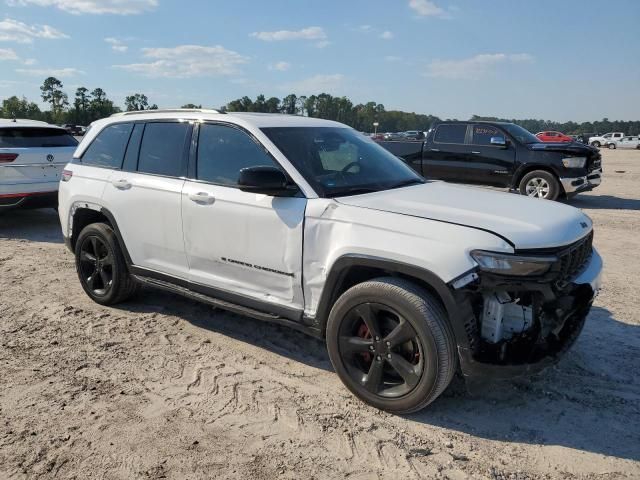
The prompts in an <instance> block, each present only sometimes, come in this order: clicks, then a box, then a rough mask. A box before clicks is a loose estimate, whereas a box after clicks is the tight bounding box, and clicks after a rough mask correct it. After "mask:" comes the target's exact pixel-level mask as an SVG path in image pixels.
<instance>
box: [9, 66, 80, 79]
mask: <svg viewBox="0 0 640 480" xmlns="http://www.w3.org/2000/svg"><path fill="white" fill-rule="evenodd" d="M16 72H18V73H22V74H24V75H31V76H32V77H56V78H67V77H75V76H78V75H84V74H85V72H83V71H82V70H78V69H77V68H18V69H16Z"/></svg>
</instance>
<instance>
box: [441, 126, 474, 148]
mask: <svg viewBox="0 0 640 480" xmlns="http://www.w3.org/2000/svg"><path fill="white" fill-rule="evenodd" d="M466 135H467V126H466V125H464V124H463V125H439V126H438V128H436V136H435V138H434V141H435V142H437V143H461V144H462V143H464V137H466Z"/></svg>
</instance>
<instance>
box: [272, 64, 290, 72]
mask: <svg viewBox="0 0 640 480" xmlns="http://www.w3.org/2000/svg"><path fill="white" fill-rule="evenodd" d="M290 68H291V64H290V63H289V62H276V63H271V64H269V70H278V71H279V72H286V71H287V70H289V69H290Z"/></svg>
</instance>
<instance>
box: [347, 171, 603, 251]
mask: <svg viewBox="0 0 640 480" xmlns="http://www.w3.org/2000/svg"><path fill="white" fill-rule="evenodd" d="M336 201H338V202H339V203H342V204H345V205H351V206H355V207H361V208H368V209H373V210H381V211H385V212H392V213H397V214H401V215H410V216H413V217H419V218H425V219H431V220H438V221H442V222H447V223H453V224H457V225H464V226H468V227H472V228H478V229H481V230H485V231H489V232H491V233H494V234H496V235H498V236H499V237H502V238H504V239H505V240H507V241H509V242H510V243H511V244H512V245H513V246H514V248H515V249H518V250H522V249H535V248H553V247H559V246H563V245H568V244H571V243H573V242H576V241H577V240H579V239H580V238H582V237H584V236H585V235H587V234H588V233H589V232H590V231H591V229H592V223H591V219H590V218H589V217H588V216H586V215H585V214H584V213H582V211H581V210H579V209H577V208H574V207H570V206H568V205H563V204H562V203H558V202H553V201H549V200H539V199H535V198H529V197H523V196H521V195H516V194H512V193H502V192H495V191H491V190H484V189H480V188H474V187H464V186H457V185H451V184H448V183H445V182H436V181H430V182H427V183H425V184H422V185H413V186H410V187H404V188H398V189H392V190H385V191H382V192H375V193H367V194H363V195H353V196H350V197H340V198H336Z"/></svg>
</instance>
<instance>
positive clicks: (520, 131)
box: [501, 123, 540, 144]
mask: <svg viewBox="0 0 640 480" xmlns="http://www.w3.org/2000/svg"><path fill="white" fill-rule="evenodd" d="M501 127H502V128H504V129H505V130H506V131H507V132H508V133H509V134H510V135H511V136H512V137H514V138H515V139H516V140H518V141H519V142H520V143H525V144H530V143H539V142H540V139H539V138H538V137H536V136H535V135H534V134H533V133H531V132H530V131H529V130H527V129H526V128H522V127H521V126H520V125H516V124H515V123H503V124H501Z"/></svg>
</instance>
